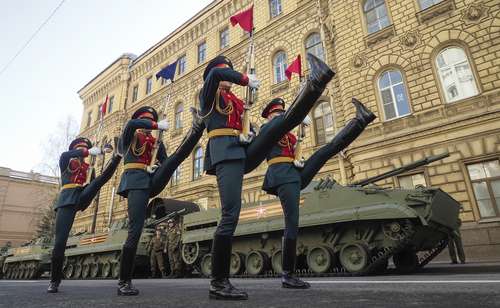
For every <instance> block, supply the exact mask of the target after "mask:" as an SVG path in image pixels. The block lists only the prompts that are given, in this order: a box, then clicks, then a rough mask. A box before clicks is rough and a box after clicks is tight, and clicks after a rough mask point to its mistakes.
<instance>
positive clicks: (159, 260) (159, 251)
mask: <svg viewBox="0 0 500 308" xmlns="http://www.w3.org/2000/svg"><path fill="white" fill-rule="evenodd" d="M166 244H167V242H166V241H165V240H164V237H163V235H160V236H159V237H158V236H156V235H155V236H154V237H153V238H152V239H151V241H150V242H149V244H148V250H149V255H150V265H151V276H152V277H155V275H156V273H157V271H156V270H157V269H159V270H160V276H162V277H163V275H164V273H165V262H164V261H163V251H164V250H165V249H167V245H166Z"/></svg>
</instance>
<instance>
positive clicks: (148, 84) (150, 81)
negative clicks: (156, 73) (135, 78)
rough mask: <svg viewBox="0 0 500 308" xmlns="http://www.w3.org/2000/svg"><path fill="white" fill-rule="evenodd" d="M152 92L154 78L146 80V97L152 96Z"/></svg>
mask: <svg viewBox="0 0 500 308" xmlns="http://www.w3.org/2000/svg"><path fill="white" fill-rule="evenodd" d="M151 90H153V77H149V78H148V79H146V95H148V94H151Z"/></svg>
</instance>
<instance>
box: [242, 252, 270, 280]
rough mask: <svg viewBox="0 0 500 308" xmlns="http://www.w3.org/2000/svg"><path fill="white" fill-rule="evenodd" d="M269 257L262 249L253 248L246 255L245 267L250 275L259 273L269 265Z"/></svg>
mask: <svg viewBox="0 0 500 308" xmlns="http://www.w3.org/2000/svg"><path fill="white" fill-rule="evenodd" d="M269 263H270V262H269V257H268V256H267V254H266V253H265V252H263V251H258V250H254V251H251V252H250V253H249V254H248V255H247V260H246V268H247V273H248V274H250V275H260V274H262V273H264V271H265V270H266V269H267V268H268V267H269Z"/></svg>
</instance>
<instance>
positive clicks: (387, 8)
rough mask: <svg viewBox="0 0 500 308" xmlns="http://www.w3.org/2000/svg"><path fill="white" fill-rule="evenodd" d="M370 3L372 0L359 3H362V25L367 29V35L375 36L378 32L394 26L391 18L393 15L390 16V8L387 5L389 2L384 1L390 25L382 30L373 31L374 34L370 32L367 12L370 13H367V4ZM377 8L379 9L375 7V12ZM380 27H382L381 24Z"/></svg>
mask: <svg viewBox="0 0 500 308" xmlns="http://www.w3.org/2000/svg"><path fill="white" fill-rule="evenodd" d="M368 1H372V0H364V1H360V2H359V3H360V9H361V15H362V17H363V23H362V24H363V27H364V29H365V31H366V34H367V35H373V34H375V33H377V32H380V31H382V30H384V29H386V28H388V27H390V26H391V25H392V18H391V14H390V10H389V6H388V5H387V1H386V0H384V7H385V13H386V14H387V21H388V24H387V25H386V26H384V27H382V28H380V29H378V30H376V31H372V32H370V28H369V24H368V17H367V12H369V11H365V4H366V2H368ZM376 8H377V7H374V8H373V10H376ZM378 20H379V18H377V21H378ZM379 25H380V23H379Z"/></svg>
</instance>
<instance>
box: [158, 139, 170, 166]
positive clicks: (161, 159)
mask: <svg viewBox="0 0 500 308" xmlns="http://www.w3.org/2000/svg"><path fill="white" fill-rule="evenodd" d="M156 158H157V159H158V161H159V162H160V164H161V163H163V162H164V161H165V159H167V158H168V155H167V150H166V149H165V145H164V144H163V142H160V146H159V147H158V155H157V156H156Z"/></svg>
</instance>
